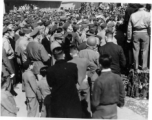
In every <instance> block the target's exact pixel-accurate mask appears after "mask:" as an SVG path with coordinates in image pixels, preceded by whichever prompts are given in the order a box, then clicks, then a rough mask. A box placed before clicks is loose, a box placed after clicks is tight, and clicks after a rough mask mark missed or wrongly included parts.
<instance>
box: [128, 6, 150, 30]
mask: <svg viewBox="0 0 152 120" xmlns="http://www.w3.org/2000/svg"><path fill="white" fill-rule="evenodd" d="M150 17H151V15H150V12H147V11H145V10H144V8H140V9H139V10H138V11H137V12H135V13H133V14H132V15H131V16H130V19H131V22H132V24H133V28H135V29H143V28H148V27H149V26H150V20H151V19H150ZM135 31H136V30H135Z"/></svg>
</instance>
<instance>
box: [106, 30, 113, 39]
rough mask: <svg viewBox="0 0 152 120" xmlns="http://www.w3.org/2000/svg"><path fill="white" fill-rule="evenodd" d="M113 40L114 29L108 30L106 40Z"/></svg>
mask: <svg viewBox="0 0 152 120" xmlns="http://www.w3.org/2000/svg"><path fill="white" fill-rule="evenodd" d="M112 41H113V31H112V30H106V42H112Z"/></svg>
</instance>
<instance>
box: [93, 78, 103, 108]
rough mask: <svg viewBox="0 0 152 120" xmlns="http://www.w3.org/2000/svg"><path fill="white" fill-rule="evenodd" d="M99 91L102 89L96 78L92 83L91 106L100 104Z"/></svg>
mask: <svg viewBox="0 0 152 120" xmlns="http://www.w3.org/2000/svg"><path fill="white" fill-rule="evenodd" d="M101 93H102V89H101V87H100V85H99V83H98V80H96V81H95V83H94V88H93V96H92V105H93V107H97V106H98V105H99V104H100V96H101Z"/></svg>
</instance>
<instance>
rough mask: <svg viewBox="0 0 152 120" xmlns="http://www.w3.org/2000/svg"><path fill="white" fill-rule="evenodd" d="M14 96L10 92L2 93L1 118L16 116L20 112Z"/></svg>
mask: <svg viewBox="0 0 152 120" xmlns="http://www.w3.org/2000/svg"><path fill="white" fill-rule="evenodd" d="M18 110H19V109H18V108H17V107H16V102H15V100H14V98H13V95H12V94H11V93H10V92H8V91H4V90H2V91H1V116H16V115H17V112H18Z"/></svg>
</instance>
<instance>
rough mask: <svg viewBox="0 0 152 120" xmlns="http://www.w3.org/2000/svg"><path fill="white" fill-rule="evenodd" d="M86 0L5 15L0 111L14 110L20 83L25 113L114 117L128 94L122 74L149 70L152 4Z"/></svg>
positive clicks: (4, 113)
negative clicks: (78, 5) (73, 6)
mask: <svg viewBox="0 0 152 120" xmlns="http://www.w3.org/2000/svg"><path fill="white" fill-rule="evenodd" d="M89 5H90V4H89ZM89 5H86V4H82V6H81V8H80V9H73V10H70V9H69V10H64V9H63V8H62V9H61V10H50V9H49V10H47V9H46V8H44V9H41V8H38V7H37V8H36V9H34V8H33V7H30V6H28V5H26V6H28V7H26V6H25V7H23V6H22V8H24V9H21V8H20V9H17V8H15V9H14V10H11V11H10V12H9V13H6V14H4V18H3V20H4V22H3V51H2V52H3V53H2V74H1V96H2V97H1V115H2V116H17V112H18V111H19V108H18V107H17V106H16V102H15V100H14V96H17V93H16V92H15V90H14V89H15V88H16V87H17V85H18V84H22V92H23V93H25V96H26V100H25V104H26V106H27V116H28V117H58V118H102V119H117V106H118V107H123V106H124V104H125V96H126V95H127V94H126V93H127V89H126V85H125V84H124V82H123V80H122V77H121V76H122V74H123V75H126V76H128V75H129V73H130V70H132V73H134V74H140V73H141V72H143V73H145V71H146V72H147V71H148V70H149V55H150V54H149V50H150V27H151V25H150V22H151V19H150V9H151V5H149V4H126V5H125V6H121V5H120V6H116V5H115V6H114V4H107V6H105V5H104V4H102V3H100V4H99V6H97V7H94V6H91V5H90V6H89ZM145 74H146V73H145ZM145 76H146V75H145ZM146 78H147V79H146ZM146 78H142V79H146V80H144V81H148V80H149V78H148V77H147V76H146ZM137 79H138V78H137ZM131 80H132V81H133V83H134V79H133V77H131ZM137 81H138V80H137ZM145 83H146V82H144V84H137V85H136V88H137V89H139V88H141V87H143V86H144V85H145V86H146V85H147V84H148V83H146V84H145ZM134 85H135V84H134ZM133 90H135V89H133ZM146 90H147V91H148V89H146ZM133 92H135V91H133ZM136 92H137V93H139V90H136ZM136 97H139V95H137V96H136ZM143 97H144V99H147V98H146V97H147V94H144V96H143Z"/></svg>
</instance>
